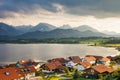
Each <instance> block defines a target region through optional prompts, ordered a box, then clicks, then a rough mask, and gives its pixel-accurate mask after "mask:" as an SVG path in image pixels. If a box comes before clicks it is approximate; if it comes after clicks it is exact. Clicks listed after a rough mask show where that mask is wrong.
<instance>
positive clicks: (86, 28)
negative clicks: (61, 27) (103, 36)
mask: <svg viewBox="0 0 120 80" xmlns="http://www.w3.org/2000/svg"><path fill="white" fill-rule="evenodd" d="M75 30H78V31H81V32H84V31H88V30H89V31H92V32H99V31H98V30H96V29H94V28H92V27H90V26H88V25H82V26H78V27H76V28H75Z"/></svg>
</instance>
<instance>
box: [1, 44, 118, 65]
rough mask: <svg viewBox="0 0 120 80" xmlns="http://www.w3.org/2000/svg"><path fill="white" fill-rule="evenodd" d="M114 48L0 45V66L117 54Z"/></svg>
mask: <svg viewBox="0 0 120 80" xmlns="http://www.w3.org/2000/svg"><path fill="white" fill-rule="evenodd" d="M119 53H120V52H118V51H117V50H115V49H114V48H106V47H99V46H88V45H85V44H0V64H5V63H11V62H16V61H18V60H22V59H36V60H41V61H44V60H48V59H51V58H57V57H68V56H75V55H78V56H81V57H83V56H85V55H101V56H109V55H116V54H119Z"/></svg>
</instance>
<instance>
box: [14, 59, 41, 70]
mask: <svg viewBox="0 0 120 80" xmlns="http://www.w3.org/2000/svg"><path fill="white" fill-rule="evenodd" d="M16 66H17V67H19V68H23V67H28V66H35V69H36V70H37V71H39V69H40V66H41V64H40V63H39V62H35V60H34V59H28V60H21V61H18V62H17V63H16Z"/></svg>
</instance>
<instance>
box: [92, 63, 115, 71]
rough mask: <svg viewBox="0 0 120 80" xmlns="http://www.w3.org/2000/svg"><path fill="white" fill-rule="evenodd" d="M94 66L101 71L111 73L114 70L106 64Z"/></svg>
mask: <svg viewBox="0 0 120 80" xmlns="http://www.w3.org/2000/svg"><path fill="white" fill-rule="evenodd" d="M92 68H93V69H94V70H95V71H97V72H99V73H104V72H109V73H111V72H113V71H114V70H113V69H112V68H110V67H107V66H105V65H97V66H93V67H92Z"/></svg>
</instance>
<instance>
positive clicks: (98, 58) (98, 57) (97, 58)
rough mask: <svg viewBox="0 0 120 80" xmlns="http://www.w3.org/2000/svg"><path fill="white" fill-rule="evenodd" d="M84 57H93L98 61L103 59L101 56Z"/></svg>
mask: <svg viewBox="0 0 120 80" xmlns="http://www.w3.org/2000/svg"><path fill="white" fill-rule="evenodd" d="M86 57H94V58H96V60H100V59H102V58H103V57H102V56H96V55H86Z"/></svg>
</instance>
